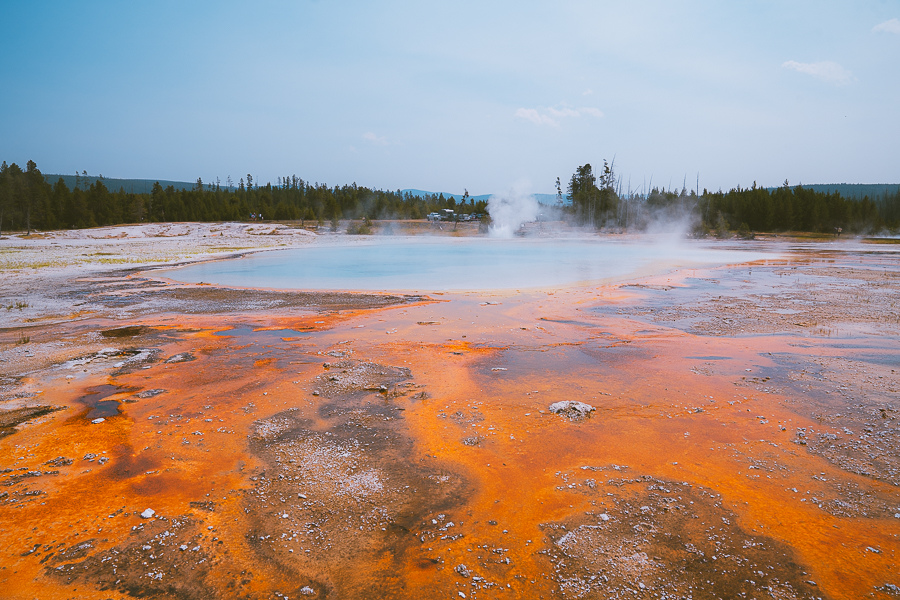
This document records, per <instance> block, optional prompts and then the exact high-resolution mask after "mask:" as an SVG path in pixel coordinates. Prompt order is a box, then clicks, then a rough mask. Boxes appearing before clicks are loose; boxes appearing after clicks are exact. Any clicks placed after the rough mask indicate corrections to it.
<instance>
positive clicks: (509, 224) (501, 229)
mask: <svg viewBox="0 0 900 600" xmlns="http://www.w3.org/2000/svg"><path fill="white" fill-rule="evenodd" d="M488 212H489V213H490V214H491V221H492V224H491V229H490V235H491V237H505V238H510V237H512V236H513V235H514V234H515V233H516V231H518V230H519V227H521V226H522V224H523V223H528V222H529V221H534V220H535V219H537V216H538V215H539V214H540V212H541V207H540V205H539V204H538V201H537V200H535V199H534V196H532V195H531V194H530V193H528V192H526V191H525V190H523V189H522V188H521V187H519V186H516V187H513V188H512V189H511V190H509V191H508V192H506V193H503V194H494V195H493V196H491V197H490V198H488Z"/></svg>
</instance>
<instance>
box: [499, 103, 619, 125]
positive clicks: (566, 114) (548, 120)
mask: <svg viewBox="0 0 900 600" xmlns="http://www.w3.org/2000/svg"><path fill="white" fill-rule="evenodd" d="M584 115H587V116H590V117H595V118H598V119H599V118H600V117H602V116H603V112H601V111H600V109H598V108H592V107H584V108H577V109H576V108H569V107H568V106H565V105H562V106H559V107H558V108H557V107H555V106H549V107H546V108H541V109H536V108H520V109H518V110H516V117H518V118H520V119H526V120H528V121H531V122H532V123H534V124H535V125H552V126H553V127H558V126H559V122H560V120H561V119H565V118H578V117H581V116H584Z"/></svg>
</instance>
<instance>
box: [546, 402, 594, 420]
mask: <svg viewBox="0 0 900 600" xmlns="http://www.w3.org/2000/svg"><path fill="white" fill-rule="evenodd" d="M594 410H596V409H595V408H594V407H593V406H591V405H590V404H585V403H584V402H578V401H577V400H563V401H562V402H554V403H553V404H551V405H550V412H552V413H555V414H557V415H560V416H563V417H568V418H569V420H571V421H580V420H581V419H586V418H587V417H589V416H590V415H591V413H592V412H594Z"/></svg>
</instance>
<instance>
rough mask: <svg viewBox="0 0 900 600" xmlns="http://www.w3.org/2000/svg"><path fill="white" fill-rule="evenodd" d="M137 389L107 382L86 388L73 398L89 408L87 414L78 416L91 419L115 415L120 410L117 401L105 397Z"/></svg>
mask: <svg viewBox="0 0 900 600" xmlns="http://www.w3.org/2000/svg"><path fill="white" fill-rule="evenodd" d="M137 390H138V388H132V387H123V386H118V385H108V384H106V385H97V386H94V387H90V388H87V390H86V391H87V393H86V394H85V395H83V396H81V397H80V398H76V399H75V401H76V402H78V403H80V404H84V405H85V406H87V407H88V408H89V410H88V412H87V414H83V415H79V417H78V418H86V419H88V420H90V421H92V420H94V419H99V418H104V419H107V418H109V417H115V416H116V415H118V414H119V412H120V410H119V408H120V404H119V401H118V400H107V399H106V398H109V397H110V396H114V395H116V394H123V393H132V392H136V391H137Z"/></svg>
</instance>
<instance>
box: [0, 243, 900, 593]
mask: <svg viewBox="0 0 900 600" xmlns="http://www.w3.org/2000/svg"><path fill="white" fill-rule="evenodd" d="M862 260H864V261H871V264H869V265H868V268H876V269H877V268H882V271H881V272H882V274H883V275H884V277H883V279H882V280H880V281H878V282H875V283H874V284H873V285H872V286H871V288H872V290H873V291H872V292H871V293H873V294H875V293H881V292H880V291H878V290H882V291H884V292H885V293H893V292H892V290H896V287H897V284H898V279H897V275H896V269H894V271H893V272H892V273H889V272H888V270H885V269H884V265H883V264H881V263H879V262H878V259H877V257H875V258H872V257H869V258H866V257H863V258H862ZM864 266H865V265H864ZM828 269H834V267H833V266H829V265H828V264H826V263H825V259H823V258H822V257H819V256H814V257H803V259H802V260H800V259H797V260H794V261H782V262H770V263H765V264H762V263H761V264H756V265H752V266H751V267H750V270H751V272H750V273H749V274H748V267H747V266H746V265H745V266H733V267H724V268H721V269H712V270H708V271H702V272H701V271H685V272H675V273H672V274H669V275H666V276H664V277H659V278H655V279H646V280H642V281H639V282H635V284H632V285H610V286H581V287H570V288H560V289H555V290H548V291H530V292H527V293H491V294H487V293H475V292H472V293H446V294H442V295H435V296H430V297H424V298H422V299H420V300H418V301H415V302H410V303H405V304H398V305H393V306H382V307H374V308H365V307H355V308H352V309H347V310H327V311H325V310H316V309H315V308H314V307H312V308H305V309H293V310H288V311H280V312H278V311H270V312H267V311H265V310H262V309H255V308H251V309H247V310H244V311H239V310H238V311H234V312H231V313H229V314H227V315H204V314H182V313H164V314H153V315H144V316H136V317H131V318H129V319H128V320H127V321H125V322H121V321H119V322H115V323H110V322H108V321H103V322H100V321H98V322H93V323H92V322H91V321H90V320H88V321H86V322H81V323H80V325H79V327H80V328H81V330H85V328H87V329H90V328H91V327H93V328H95V329H96V330H97V331H100V330H103V331H112V330H116V331H119V334H110V335H109V336H108V337H107V343H108V344H109V346H110V348H111V349H109V350H108V351H107V354H106V355H102V356H99V357H98V355H96V354H95V355H92V356H93V358H91V357H82V362H81V363H79V364H78V366H77V367H73V366H72V365H73V364H74V363H72V362H71V361H70V362H69V363H66V364H61V365H59V366H58V367H56V368H53V369H46V370H43V371H40V372H38V373H36V374H34V375H30V376H26V383H27V384H28V385H29V386H31V388H33V389H39V390H41V394H40V398H43V399H44V401H45V402H46V404H47V405H48V406H52V407H53V408H54V409H56V410H53V411H52V412H44V413H43V414H36V415H35V416H33V417H32V418H31V419H30V420H28V421H25V422H20V423H18V424H17V425H16V426H15V427H14V428H10V429H9V430H8V431H6V435H4V437H2V438H0V468H2V470H3V479H2V480H0V484H2V486H0V520H2V523H3V527H2V532H0V537H2V541H0V586H2V589H3V596H4V597H9V598H33V597H40V598H75V597H77V598H98V599H99V598H124V597H183V598H210V597H235V598H275V597H278V598H282V597H283V598H374V597H386V598H387V597H390V598H542V597H543V598H769V597H771V598H848V599H849V598H861V597H871V598H892V597H896V595H897V594H900V587H898V586H900V577H898V575H897V573H898V572H900V562H898V561H900V557H898V556H897V552H898V550H900V543H898V535H900V492H898V487H897V485H898V482H900V469H898V462H900V461H898V457H897V450H898V446H897V443H898V437H897V436H898V431H900V429H898V427H900V424H898V420H897V419H898V416H900V415H898V412H897V411H898V410H900V406H897V404H896V398H897V397H898V396H897V389H898V380H897V373H896V372H895V371H896V369H897V368H898V367H897V364H900V363H898V362H897V357H898V346H897V344H896V341H897V323H896V322H894V323H893V325H891V324H890V322H889V320H888V317H887V316H884V315H882V313H881V312H878V311H875V312H873V309H872V302H863V301H862V300H860V301H859V302H858V303H854V302H849V301H847V298H848V297H849V296H848V295H847V294H850V292H849V291H848V290H849V287H848V288H847V289H845V288H844V287H841V286H845V285H846V286H850V285H851V283H852V282H849V283H848V281H847V280H846V277H844V278H842V277H841V276H839V273H838V272H837V271H834V272H831V271H829V270H828ZM864 276H866V275H864V274H860V275H859V277H864ZM791 277H792V278H793V279H789V278H791ZM804 286H805V287H804ZM877 286H882V287H877ZM876 287H877V289H876ZM829 302H831V303H832V309H831V311H830V312H828V311H826V310H825V308H823V306H822V303H825V304H827V303H829ZM886 312H890V311H889V310H887V309H886ZM122 328H130V329H125V330H123V329H122ZM114 351H115V352H118V353H119V354H118V355H116V356H113V354H114ZM89 358H90V360H88V359H89ZM82 364H83V365H84V368H82ZM568 402H579V403H583V404H584V405H587V408H585V409H584V410H583V411H582V412H578V411H568V412H567V411H562V412H554V409H552V408H551V407H555V408H556V409H559V407H560V406H561V404H560V403H568ZM562 406H565V404H563V405H562ZM101 419H102V420H101Z"/></svg>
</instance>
